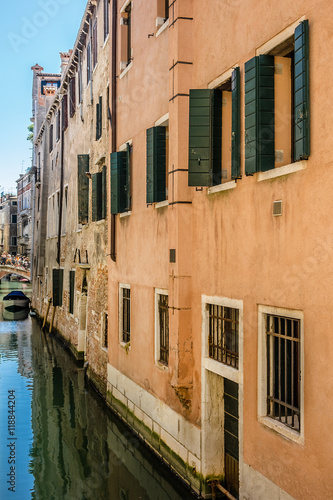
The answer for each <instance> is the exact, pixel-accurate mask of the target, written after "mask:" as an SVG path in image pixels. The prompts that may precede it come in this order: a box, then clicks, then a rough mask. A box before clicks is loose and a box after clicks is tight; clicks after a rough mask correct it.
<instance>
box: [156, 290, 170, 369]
mask: <svg viewBox="0 0 333 500" xmlns="http://www.w3.org/2000/svg"><path fill="white" fill-rule="evenodd" d="M158 325H159V360H158V361H159V363H162V364H163V365H166V366H168V363H169V297H168V295H164V294H163V295H159V296H158Z"/></svg>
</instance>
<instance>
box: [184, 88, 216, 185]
mask: <svg viewBox="0 0 333 500" xmlns="http://www.w3.org/2000/svg"><path fill="white" fill-rule="evenodd" d="M221 155H222V92H221V91H220V90H218V89H199V90H196V89H191V90H190V123H189V166H188V185H189V186H211V185H213V184H220V183H221V159H222V158H221Z"/></svg>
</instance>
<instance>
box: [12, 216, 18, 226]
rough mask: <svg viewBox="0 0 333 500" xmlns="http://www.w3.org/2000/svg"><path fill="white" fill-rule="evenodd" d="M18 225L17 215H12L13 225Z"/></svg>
mask: <svg viewBox="0 0 333 500" xmlns="http://www.w3.org/2000/svg"><path fill="white" fill-rule="evenodd" d="M16 223H17V215H16V214H12V224H16Z"/></svg>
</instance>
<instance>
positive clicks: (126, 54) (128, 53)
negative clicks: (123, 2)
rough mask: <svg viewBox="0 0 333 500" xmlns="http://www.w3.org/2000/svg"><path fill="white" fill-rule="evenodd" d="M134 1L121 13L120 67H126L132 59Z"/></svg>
mask: <svg viewBox="0 0 333 500" xmlns="http://www.w3.org/2000/svg"><path fill="white" fill-rule="evenodd" d="M131 4H132V2H129V3H128V5H127V6H126V7H125V9H124V10H123V12H122V13H121V19H120V24H121V62H120V69H121V70H123V69H125V68H126V67H127V66H128V65H129V64H130V62H131V61H132V26H131V24H132V5H131Z"/></svg>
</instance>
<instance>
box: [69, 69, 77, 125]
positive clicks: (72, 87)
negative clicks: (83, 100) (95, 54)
mask: <svg viewBox="0 0 333 500" xmlns="http://www.w3.org/2000/svg"><path fill="white" fill-rule="evenodd" d="M75 107H76V80H75V76H73V77H72V78H71V79H70V81H69V116H70V117H71V118H73V116H74V115H75Z"/></svg>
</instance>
